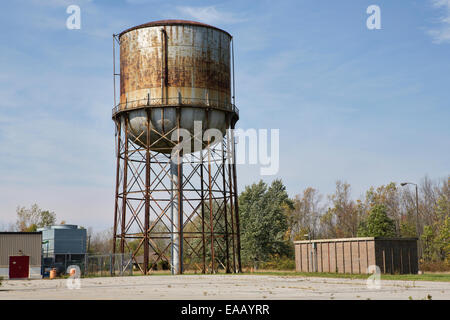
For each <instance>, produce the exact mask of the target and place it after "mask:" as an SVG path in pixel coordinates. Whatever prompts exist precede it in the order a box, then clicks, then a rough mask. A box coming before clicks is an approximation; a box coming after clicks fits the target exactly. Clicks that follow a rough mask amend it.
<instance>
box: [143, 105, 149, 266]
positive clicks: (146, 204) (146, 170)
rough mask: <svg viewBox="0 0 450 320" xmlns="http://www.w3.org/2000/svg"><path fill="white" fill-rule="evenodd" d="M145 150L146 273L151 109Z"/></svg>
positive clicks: (146, 260) (145, 258) (146, 258)
mask: <svg viewBox="0 0 450 320" xmlns="http://www.w3.org/2000/svg"><path fill="white" fill-rule="evenodd" d="M146 142H147V143H146V148H145V149H146V150H145V151H146V152H145V219H144V221H145V222H144V231H145V233H144V274H147V272H148V255H149V239H148V238H149V234H148V232H149V230H148V229H149V225H150V111H149V110H147V141H146Z"/></svg>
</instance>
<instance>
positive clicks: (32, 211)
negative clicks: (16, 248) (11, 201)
mask: <svg viewBox="0 0 450 320" xmlns="http://www.w3.org/2000/svg"><path fill="white" fill-rule="evenodd" d="M16 213H17V221H16V228H17V230H19V231H22V232H35V231H36V230H37V229H38V228H43V227H47V226H51V225H54V224H55V223H56V214H55V213H54V212H50V211H48V210H41V209H40V208H39V206H38V205H37V204H33V205H32V206H31V207H30V208H29V209H27V208H25V207H17V210H16Z"/></svg>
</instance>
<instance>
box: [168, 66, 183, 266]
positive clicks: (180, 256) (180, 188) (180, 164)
mask: <svg viewBox="0 0 450 320" xmlns="http://www.w3.org/2000/svg"><path fill="white" fill-rule="evenodd" d="M166 63H167V61H166ZM166 70H167V69H166ZM180 112H181V110H180V108H178V109H177V118H178V119H177V126H178V143H180V128H181V127H180V126H181V115H180ZM182 152H183V149H182V148H180V150H179V151H178V154H177V160H178V161H177V175H178V180H177V187H178V190H177V191H178V247H179V252H178V265H179V273H180V274H181V273H183V158H182V157H183V153H182Z"/></svg>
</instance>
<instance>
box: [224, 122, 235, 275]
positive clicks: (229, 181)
mask: <svg viewBox="0 0 450 320" xmlns="http://www.w3.org/2000/svg"><path fill="white" fill-rule="evenodd" d="M226 128H227V132H226V134H227V155H229V154H230V152H231V145H230V138H231V137H230V116H229V115H228V117H227V126H226ZM227 158H228V184H229V188H230V190H229V194H230V218H231V244H232V252H233V272H236V252H235V243H234V238H235V235H236V233H235V225H234V218H233V215H234V206H233V201H234V200H233V185H234V184H233V180H232V179H231V171H232V169H231V161H230V157H229V156H227Z"/></svg>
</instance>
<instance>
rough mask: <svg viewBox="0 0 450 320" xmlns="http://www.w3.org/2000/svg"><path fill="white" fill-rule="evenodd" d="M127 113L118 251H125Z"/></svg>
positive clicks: (125, 116) (125, 119)
mask: <svg viewBox="0 0 450 320" xmlns="http://www.w3.org/2000/svg"><path fill="white" fill-rule="evenodd" d="M127 118H128V114H125V115H124V122H125V137H124V139H125V141H124V142H125V150H124V159H123V187H122V221H121V238H120V253H124V252H125V223H126V211H127V180H128V119H127Z"/></svg>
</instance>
